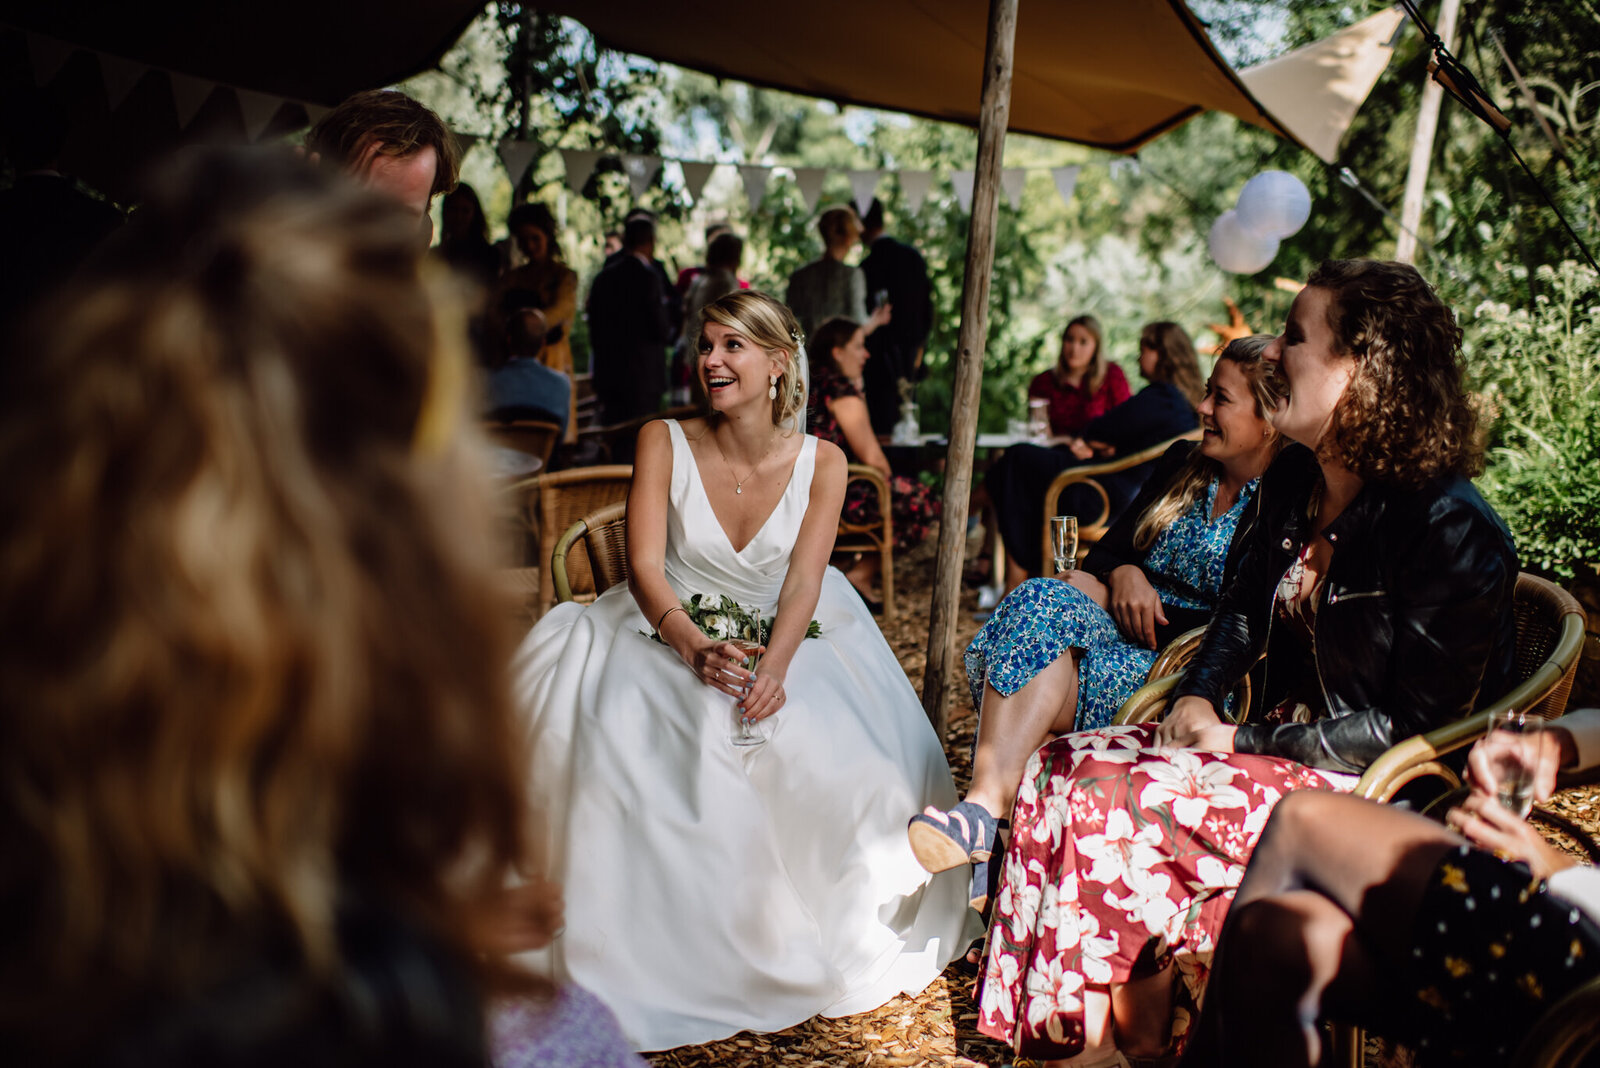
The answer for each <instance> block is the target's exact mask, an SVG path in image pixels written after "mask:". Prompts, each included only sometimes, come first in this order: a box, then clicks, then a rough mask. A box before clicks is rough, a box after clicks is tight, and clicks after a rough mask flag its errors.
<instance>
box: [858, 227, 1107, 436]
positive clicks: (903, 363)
mask: <svg viewBox="0 0 1600 1068" xmlns="http://www.w3.org/2000/svg"><path fill="white" fill-rule="evenodd" d="M883 228H884V227H883V201H881V200H878V199H877V198H873V201H872V206H871V207H870V208H868V209H867V215H866V218H864V219H862V220H861V243H862V245H863V246H865V248H866V249H867V255H866V258H865V259H863V260H862V261H861V273H862V274H863V275H865V276H866V280H867V293H868V297H867V299H868V301H869V302H875V301H876V298H877V297H878V296H880V295H881V296H882V297H883V298H884V300H883V303H885V304H887V305H888V306H889V307H892V308H893V309H894V317H893V318H892V319H890V320H889V321H888V322H886V323H884V324H883V325H882V326H881V327H880V328H879V329H877V330H873V331H870V334H871V336H870V337H869V338H868V339H867V348H868V349H869V350H870V351H871V352H872V359H870V360H868V361H867V368H866V372H865V375H864V377H863V383H864V389H865V392H866V400H867V412H868V413H869V414H870V415H871V417H872V429H873V430H874V431H876V432H877V433H879V434H888V433H890V432H892V431H893V430H894V425H895V423H897V422H899V420H900V382H901V381H902V380H906V381H909V382H913V383H915V382H916V381H917V380H918V379H920V378H921V377H922V349H923V346H924V345H926V344H927V342H928V332H929V331H931V330H932V329H933V287H932V286H931V285H930V284H929V282H928V265H927V263H926V262H924V261H923V259H922V253H920V252H918V251H917V250H916V249H914V248H912V247H911V246H910V245H908V244H906V243H905V242H903V241H896V240H895V239H894V238H892V237H890V236H889V235H888V234H886V233H884V232H883ZM1118 374H1121V372H1120V371H1119V372H1118ZM1123 395H1124V396H1126V395H1127V386H1126V383H1124V386H1123Z"/></svg>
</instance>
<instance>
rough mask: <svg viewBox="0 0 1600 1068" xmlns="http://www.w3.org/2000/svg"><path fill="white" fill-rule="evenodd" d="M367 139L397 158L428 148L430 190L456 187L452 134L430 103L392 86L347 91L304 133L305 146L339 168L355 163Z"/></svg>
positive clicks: (457, 153)
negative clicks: (433, 163) (430, 151)
mask: <svg viewBox="0 0 1600 1068" xmlns="http://www.w3.org/2000/svg"><path fill="white" fill-rule="evenodd" d="M373 144H377V146H378V150H377V151H378V154H379V155H383V156H398V157H402V158H404V157H406V156H414V155H416V154H417V153H418V152H421V151H422V150H423V149H424V148H432V149H433V152H434V156H435V158H436V159H437V160H438V164H437V165H436V167H435V168H434V174H433V188H432V189H431V190H430V191H429V192H430V195H432V196H438V195H439V194H440V193H448V192H450V190H452V189H454V188H455V187H456V179H457V177H458V176H459V175H460V173H461V149H460V147H459V146H458V145H457V144H456V139H455V136H454V135H453V134H452V133H451V132H450V130H449V129H448V128H447V127H446V126H445V124H444V120H442V119H440V118H439V116H438V115H435V114H434V113H433V111H432V109H430V108H429V107H427V106H426V105H425V104H419V103H417V101H415V100H413V99H411V98H410V97H409V96H406V94H404V93H402V92H398V91H397V90H394V89H368V90H366V91H364V92H360V93H356V94H355V95H354V96H351V97H347V98H346V99H345V101H344V103H342V104H340V105H339V106H338V107H336V108H334V109H333V110H332V111H330V112H328V113H327V114H326V115H324V116H323V117H322V121H321V122H319V123H317V124H316V125H315V126H313V127H312V128H311V133H310V134H309V135H307V137H306V151H308V152H314V153H316V154H317V155H319V156H321V157H322V158H323V159H324V160H326V161H327V162H329V163H332V164H334V165H335V166H337V167H339V168H340V169H342V170H352V169H354V168H355V167H357V166H358V165H359V164H360V162H361V158H362V156H364V155H365V154H366V153H367V151H368V149H369V148H370V147H371V146H372V145H373Z"/></svg>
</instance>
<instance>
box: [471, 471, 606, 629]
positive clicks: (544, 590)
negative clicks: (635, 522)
mask: <svg viewBox="0 0 1600 1068" xmlns="http://www.w3.org/2000/svg"><path fill="white" fill-rule="evenodd" d="M632 484H633V468H632V466H630V465H627V464H605V465H602V466H598V467H574V468H569V469H568V470H565V471H556V472H552V473H550V474H544V475H537V476H535V477H534V478H530V479H528V480H527V481H525V482H519V483H517V484H516V485H515V486H512V487H510V488H509V489H508V490H507V491H506V492H507V494H508V495H512V496H514V497H515V499H516V501H517V503H518V504H519V506H520V508H521V520H522V524H523V530H524V532H525V537H526V538H527V539H528V543H529V546H530V547H529V549H528V550H527V551H526V552H525V554H524V556H523V558H522V560H521V563H522V564H523V566H521V567H518V568H514V569H511V571H510V572H509V573H507V574H506V575H504V576H502V578H503V582H502V585H505V586H507V587H508V588H510V589H514V590H519V591H526V590H529V589H531V588H532V587H533V586H534V584H535V583H537V589H538V593H537V595H536V597H534V598H532V600H533V604H532V606H531V608H532V614H533V615H534V616H539V615H543V614H544V613H545V612H546V611H547V610H549V608H550V607H551V606H552V605H554V604H555V603H556V588H555V579H554V577H553V576H552V575H551V573H550V557H551V553H552V552H553V551H554V549H555V544H556V542H557V540H559V538H560V537H561V535H562V534H563V533H565V532H566V530H567V528H568V527H570V526H571V525H572V524H573V523H575V522H577V521H578V520H579V519H581V518H583V517H584V516H586V515H589V514H590V513H591V512H596V511H599V510H600V509H601V508H604V507H605V506H606V505H608V504H621V503H622V502H623V501H625V500H627V497H628V488H629V487H630V486H631V485H632ZM567 579H568V582H569V584H570V589H571V591H572V593H573V596H574V598H575V599H577V600H592V599H593V597H594V592H595V590H594V580H593V577H592V575H591V574H590V571H589V564H588V561H587V560H586V559H582V558H577V557H575V558H573V559H572V560H571V561H570V562H569V564H568V568H567Z"/></svg>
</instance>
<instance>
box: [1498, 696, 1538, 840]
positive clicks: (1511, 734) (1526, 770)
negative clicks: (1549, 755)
mask: <svg viewBox="0 0 1600 1068" xmlns="http://www.w3.org/2000/svg"><path fill="white" fill-rule="evenodd" d="M1543 729H1544V720H1543V719H1542V718H1540V717H1539V716H1535V715H1530V714H1529V713H1527V712H1518V711H1515V710H1508V711H1505V712H1497V713H1495V715H1494V718H1493V719H1492V720H1490V723H1489V737H1488V738H1487V739H1485V741H1486V743H1487V746H1488V749H1489V765H1490V767H1491V768H1492V769H1493V772H1494V780H1495V799H1496V800H1498V801H1499V802H1500V804H1501V805H1503V806H1505V807H1506V808H1507V809H1509V810H1510V811H1512V812H1514V813H1516V814H1517V818H1518V819H1527V818H1528V813H1529V812H1531V811H1532V810H1533V777H1534V771H1535V769H1537V768H1538V766H1539V745H1540V736H1541V732H1542V731H1543Z"/></svg>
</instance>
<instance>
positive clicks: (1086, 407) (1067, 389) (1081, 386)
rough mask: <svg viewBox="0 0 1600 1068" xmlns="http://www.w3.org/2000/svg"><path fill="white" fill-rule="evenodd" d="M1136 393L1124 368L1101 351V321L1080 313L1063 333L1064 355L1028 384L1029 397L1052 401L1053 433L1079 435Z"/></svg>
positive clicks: (1051, 427) (1051, 426)
mask: <svg viewBox="0 0 1600 1068" xmlns="http://www.w3.org/2000/svg"><path fill="white" fill-rule="evenodd" d="M1131 395H1132V391H1131V390H1129V389H1128V378H1127V376H1126V375H1124V374H1123V373H1122V368H1120V367H1118V366H1117V365H1116V364H1114V363H1111V362H1109V361H1107V360H1106V358H1105V355H1104V354H1103V353H1102V352H1101V351H1100V322H1099V320H1097V319H1096V318H1095V317H1094V316H1092V315H1080V316H1078V317H1077V318H1076V319H1074V320H1072V321H1071V322H1070V323H1068V324H1067V329H1066V330H1065V332H1063V333H1062V335H1061V358H1060V359H1058V360H1057V361H1056V365H1055V366H1054V367H1052V368H1051V369H1050V370H1048V371H1045V372H1043V373H1042V374H1040V375H1039V376H1038V377H1037V378H1035V379H1034V380H1033V381H1032V382H1031V383H1029V384H1028V398H1029V399H1030V400H1032V399H1033V398H1035V397H1042V398H1044V399H1045V400H1047V401H1049V402H1050V433H1051V434H1053V435H1055V436H1056V437H1077V436H1078V435H1079V434H1081V433H1082V432H1083V428H1084V427H1085V426H1088V425H1089V420H1091V419H1094V418H1097V417H1098V416H1102V415H1104V414H1106V413H1107V412H1109V411H1110V410H1111V409H1113V408H1115V407H1116V406H1117V405H1119V404H1121V403H1122V402H1123V401H1125V400H1127V399H1128V397H1130V396H1131Z"/></svg>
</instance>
